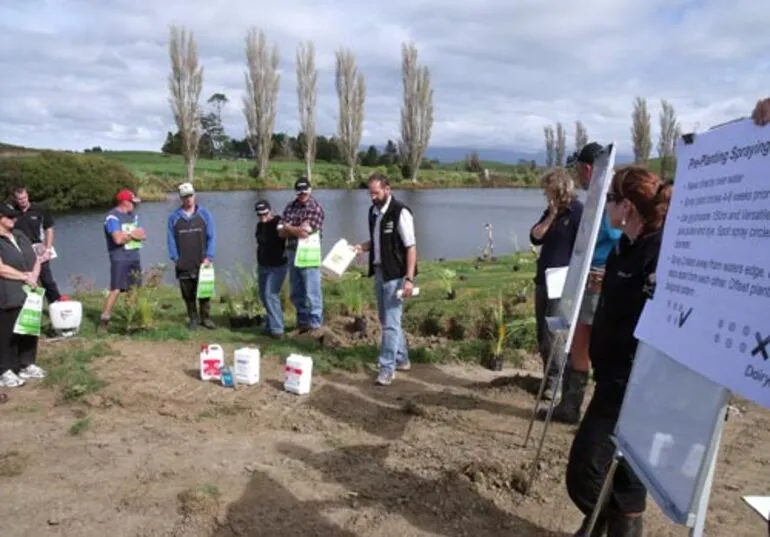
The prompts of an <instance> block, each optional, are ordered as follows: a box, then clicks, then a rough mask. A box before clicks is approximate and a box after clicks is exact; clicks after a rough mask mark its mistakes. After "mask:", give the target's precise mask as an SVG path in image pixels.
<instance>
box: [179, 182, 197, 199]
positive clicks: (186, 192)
mask: <svg viewBox="0 0 770 537" xmlns="http://www.w3.org/2000/svg"><path fill="white" fill-rule="evenodd" d="M193 194H195V189H194V188H193V186H192V183H182V184H181V185H179V195H180V196H182V197H184V196H192V195H193Z"/></svg>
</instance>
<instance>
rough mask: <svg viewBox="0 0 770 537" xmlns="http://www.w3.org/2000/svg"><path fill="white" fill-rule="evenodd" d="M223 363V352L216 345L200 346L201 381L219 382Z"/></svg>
mask: <svg viewBox="0 0 770 537" xmlns="http://www.w3.org/2000/svg"><path fill="white" fill-rule="evenodd" d="M224 363H225V351H224V350H222V347H221V346H220V345H218V344H216V343H212V344H211V345H201V355H200V367H201V380H219V379H220V378H221V369H222V366H223V365H224Z"/></svg>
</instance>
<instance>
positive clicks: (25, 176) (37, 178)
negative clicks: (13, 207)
mask: <svg viewBox="0 0 770 537" xmlns="http://www.w3.org/2000/svg"><path fill="white" fill-rule="evenodd" d="M16 185H24V186H26V187H27V189H28V190H29V195H30V198H31V199H32V200H33V201H37V202H42V203H44V204H45V205H47V206H48V208H49V209H50V210H51V211H53V212H61V211H70V210H82V209H93V208H105V207H110V206H112V205H113V204H114V200H115V194H116V193H117V192H118V190H120V189H121V188H130V189H132V190H134V191H136V190H137V189H138V187H139V182H138V180H137V178H136V177H135V176H134V175H133V174H132V173H131V171H130V170H129V169H128V168H127V167H126V166H124V165H123V164H121V163H120V162H115V161H113V160H108V159H105V158H102V157H97V156H94V155H93V154H89V155H88V156H85V155H73V154H68V153H59V152H55V151H44V152H42V153H40V154H38V155H35V156H27V157H18V158H0V193H2V195H4V196H9V195H10V194H11V190H12V189H13V187H14V186H16Z"/></svg>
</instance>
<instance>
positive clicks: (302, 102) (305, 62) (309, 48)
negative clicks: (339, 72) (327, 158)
mask: <svg viewBox="0 0 770 537" xmlns="http://www.w3.org/2000/svg"><path fill="white" fill-rule="evenodd" d="M317 82H318V70H317V69H316V66H315V46H314V45H313V42H312V41H308V42H306V43H300V45H299V48H298V49H297V101H298V105H299V125H300V130H301V131H302V133H303V134H304V138H305V144H304V146H305V147H304V150H305V175H306V176H307V178H308V179H310V178H311V176H312V173H313V162H315V144H316V132H315V110H316V99H317V96H318V90H317V88H316V86H317Z"/></svg>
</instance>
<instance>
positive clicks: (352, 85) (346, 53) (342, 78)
mask: <svg viewBox="0 0 770 537" xmlns="http://www.w3.org/2000/svg"><path fill="white" fill-rule="evenodd" d="M335 87H336V88H337V98H338V99H339V105H340V112H339V118H338V119H337V145H338V146H339V148H340V154H341V156H342V158H343V160H344V161H345V164H347V167H348V181H349V182H351V183H352V182H353V181H355V180H356V166H357V164H358V147H359V145H360V144H361V134H362V132H363V128H364V101H365V100H366V83H365V81H364V75H363V73H359V72H358V67H357V66H356V57H355V55H354V54H353V52H351V51H350V50H346V49H339V50H337V68H336V72H335Z"/></svg>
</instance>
